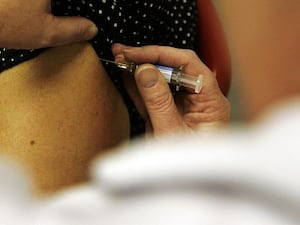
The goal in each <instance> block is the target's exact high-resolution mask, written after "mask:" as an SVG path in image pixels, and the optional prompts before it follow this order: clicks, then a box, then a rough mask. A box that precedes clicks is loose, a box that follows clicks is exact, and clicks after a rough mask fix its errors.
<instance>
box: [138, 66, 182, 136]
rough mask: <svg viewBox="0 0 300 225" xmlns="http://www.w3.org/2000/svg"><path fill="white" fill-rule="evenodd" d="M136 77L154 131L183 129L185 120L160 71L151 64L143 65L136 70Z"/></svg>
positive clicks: (156, 132) (164, 131)
mask: <svg viewBox="0 0 300 225" xmlns="http://www.w3.org/2000/svg"><path fill="white" fill-rule="evenodd" d="M135 79H136V84H137V87H138V90H139V92H140V94H141V97H142V99H143V101H144V104H145V106H146V109H147V111H148V114H149V117H150V120H151V123H152V127H153V131H154V133H155V134H158V133H167V132H168V133H170V132H171V131H178V129H183V127H184V125H183V120H182V118H181V116H180V114H179V112H178V110H177V107H176V105H175V102H174V99H173V95H172V93H171V91H170V88H169V86H168V84H167V82H166V81H165V79H164V77H163V76H162V74H161V73H160V71H159V70H158V69H157V68H156V67H155V66H153V65H150V64H145V65H141V66H139V67H138V69H137V70H136V73H135Z"/></svg>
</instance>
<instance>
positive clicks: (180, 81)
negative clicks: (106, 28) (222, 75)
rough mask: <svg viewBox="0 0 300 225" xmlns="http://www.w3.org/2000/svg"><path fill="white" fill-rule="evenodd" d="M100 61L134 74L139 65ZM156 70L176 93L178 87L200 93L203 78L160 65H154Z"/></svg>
mask: <svg viewBox="0 0 300 225" xmlns="http://www.w3.org/2000/svg"><path fill="white" fill-rule="evenodd" d="M100 60H101V61H103V62H107V63H113V64H115V65H116V66H117V67H118V68H120V69H122V70H125V71H128V72H130V73H134V71H135V70H136V69H137V68H138V66H139V65H137V64H135V63H121V62H114V61H111V60H107V59H102V58H100ZM155 66H156V68H157V69H158V70H159V71H160V72H161V73H162V75H163V76H164V78H165V80H166V81H167V82H168V83H169V84H173V85H175V88H176V91H179V89H180V87H181V86H182V87H186V88H190V89H193V91H194V92H195V93H200V90H201V88H202V83H203V76H202V75H198V76H191V75H188V74H185V73H182V72H181V71H180V70H177V69H174V68H172V67H168V66H162V65H155Z"/></svg>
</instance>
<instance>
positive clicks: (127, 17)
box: [0, 0, 197, 136]
mask: <svg viewBox="0 0 300 225" xmlns="http://www.w3.org/2000/svg"><path fill="white" fill-rule="evenodd" d="M196 2H197V1H196V0H160V1H157V0H53V14H55V15H58V16H77V15H79V16H84V17H87V18H89V19H91V20H92V21H94V23H96V25H97V26H98V29H99V33H98V35H97V36H96V37H95V38H94V39H93V40H92V41H91V44H92V45H93V47H94V49H95V50H96V52H97V54H98V56H99V57H101V58H106V59H110V60H113V56H112V53H111V45H112V44H113V43H123V44H127V45H132V46H142V45H149V44H156V45H168V46H174V47H179V48H189V49H195V46H196V30H197V5H196V4H197V3H196ZM43 50H44V49H33V50H11V49H5V48H2V49H0V72H2V71H3V70H5V69H8V68H10V67H13V66H15V65H17V64H18V63H20V62H23V61H26V60H28V59H30V58H33V57H34V56H36V55H38V54H39V53H40V52H42V51H43ZM104 66H105V68H106V70H107V72H108V74H109V75H110V77H111V79H112V80H113V82H114V83H115V85H116V87H117V88H118V89H119V91H120V92H121V94H122V96H123V97H124V100H125V102H126V104H127V106H128V110H129V114H130V120H131V125H132V126H131V127H132V128H131V133H132V135H133V136H134V135H136V134H140V133H142V132H143V130H144V123H143V121H142V119H141V118H140V116H139V115H138V113H137V111H136V109H135V107H134V106H133V104H132V102H131V100H130V99H129V97H128V96H127V94H126V92H125V90H124V87H123V85H122V81H121V78H120V76H119V72H120V71H118V70H117V69H116V68H115V67H114V66H111V65H104Z"/></svg>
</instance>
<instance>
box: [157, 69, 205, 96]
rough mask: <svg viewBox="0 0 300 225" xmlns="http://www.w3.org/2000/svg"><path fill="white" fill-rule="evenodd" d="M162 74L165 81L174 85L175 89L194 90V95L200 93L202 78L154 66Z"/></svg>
mask: <svg viewBox="0 0 300 225" xmlns="http://www.w3.org/2000/svg"><path fill="white" fill-rule="evenodd" d="M156 67H157V68H158V69H159V71H160V72H161V73H162V75H163V76H164V78H165V79H166V81H167V82H168V83H170V84H175V85H176V86H177V87H181V86H183V87H186V88H190V89H192V90H194V92H195V93H200V90H201V88H202V83H203V76H202V75H198V76H192V75H188V74H185V73H182V72H181V71H179V70H175V69H174V68H172V67H167V66H161V65H156Z"/></svg>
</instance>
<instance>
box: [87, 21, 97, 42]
mask: <svg viewBox="0 0 300 225" xmlns="http://www.w3.org/2000/svg"><path fill="white" fill-rule="evenodd" d="M97 33H98V27H97V26H96V25H94V24H93V25H91V26H90V27H89V28H88V30H87V33H86V39H87V40H90V39H92V38H93V37H95V36H96V34H97Z"/></svg>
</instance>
